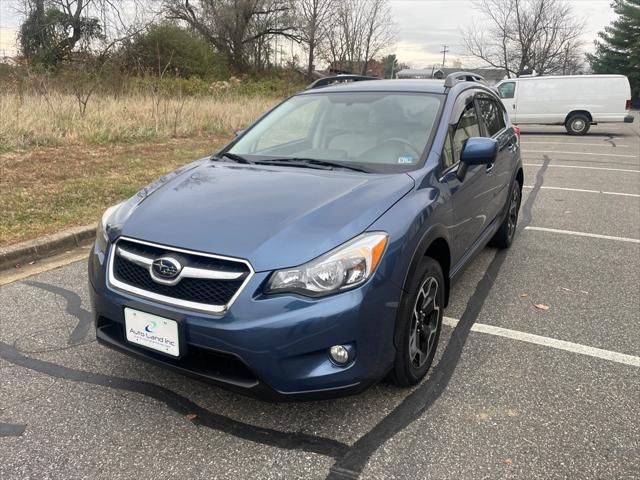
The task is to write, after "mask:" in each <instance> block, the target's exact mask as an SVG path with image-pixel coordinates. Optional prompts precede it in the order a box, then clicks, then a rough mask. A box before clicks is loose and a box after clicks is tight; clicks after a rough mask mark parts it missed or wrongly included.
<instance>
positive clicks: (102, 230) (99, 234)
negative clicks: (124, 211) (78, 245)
mask: <svg viewBox="0 0 640 480" xmlns="http://www.w3.org/2000/svg"><path fill="white" fill-rule="evenodd" d="M123 203H124V202H121V203H118V204H117V205H113V206H111V207H109V208H107V209H106V210H105V212H104V213H103V214H102V219H100V223H99V224H98V228H97V231H96V241H97V242H98V243H99V244H100V245H101V246H103V248H102V250H104V249H105V248H106V247H107V243H109V237H108V236H107V226H108V225H109V219H110V218H111V217H112V215H113V214H114V213H115V212H116V211H117V210H118V209H119V208H120V207H121V206H122V204H123Z"/></svg>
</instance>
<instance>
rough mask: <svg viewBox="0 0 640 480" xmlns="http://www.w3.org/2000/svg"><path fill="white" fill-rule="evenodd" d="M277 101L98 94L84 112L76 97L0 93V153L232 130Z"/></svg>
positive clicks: (267, 98) (242, 98) (143, 140)
mask: <svg viewBox="0 0 640 480" xmlns="http://www.w3.org/2000/svg"><path fill="white" fill-rule="evenodd" d="M277 101H278V99H277V98H275V97H258V96H251V97H241V96H229V97H226V98H225V97H220V96H217V97H206V96H203V97H163V96H154V95H127V96H120V97H118V98H115V97H113V96H108V95H100V96H93V97H91V98H90V100H89V103H88V106H87V110H86V113H85V115H82V114H81V113H80V108H79V107H78V102H77V100H76V98H75V97H74V96H72V95H65V94H60V93H55V92H54V93H47V94H42V95H32V94H31V95H24V96H20V95H17V94H0V151H4V152H7V151H12V150H15V149H23V148H30V147H34V146H65V145H106V144H112V143H135V142H149V141H163V140H167V139H170V138H189V137H202V136H205V135H212V134H229V133H230V132H233V131H235V130H238V129H240V128H243V127H245V126H247V124H249V123H250V122H251V121H252V120H254V119H255V118H256V117H257V116H258V115H259V114H260V113H262V112H264V111H265V110H266V109H268V108H269V107H270V106H272V105H273V104H274V103H276V102H277Z"/></svg>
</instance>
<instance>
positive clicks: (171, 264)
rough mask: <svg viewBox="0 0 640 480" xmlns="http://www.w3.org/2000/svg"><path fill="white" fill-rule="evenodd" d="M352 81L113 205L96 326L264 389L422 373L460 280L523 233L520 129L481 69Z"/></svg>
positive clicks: (99, 248) (143, 352)
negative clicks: (481, 256) (490, 249)
mask: <svg viewBox="0 0 640 480" xmlns="http://www.w3.org/2000/svg"><path fill="white" fill-rule="evenodd" d="M348 79H349V80H353V81H350V82H344V81H342V80H345V78H344V77H339V78H336V79H333V80H336V83H335V84H333V85H326V84H327V83H329V81H327V80H324V81H323V82H321V84H315V85H312V88H308V89H307V90H305V91H304V92H301V93H299V94H297V95H294V96H293V97H291V98H289V99H287V100H285V101H284V102H282V103H280V104H279V105H278V106H276V107H275V108H273V109H272V110H271V111H269V112H268V113H266V114H265V115H263V116H262V117H261V118H259V119H258V120H257V121H256V122H255V123H254V124H253V125H251V126H250V127H249V128H247V129H246V130H244V131H242V132H239V134H238V135H237V136H236V138H235V139H234V140H233V141H231V142H230V143H229V144H228V145H227V146H225V147H224V148H223V149H222V150H221V151H220V152H218V153H216V154H215V155H213V156H212V157H207V158H203V159H201V160H197V161H195V162H193V163H191V164H189V165H186V166H184V167H183V168H180V169H178V170H176V171H174V172H173V173H171V174H169V175H166V176H164V177H162V178H160V179H159V180H157V181H155V182H153V183H151V184H150V185H148V186H147V187H145V188H144V189H142V190H141V191H140V192H139V193H138V194H136V195H134V196H133V197H132V198H130V199H129V200H127V201H125V202H123V203H121V204H119V205H116V206H113V207H111V208H109V209H108V210H107V211H106V212H105V214H104V216H103V218H102V221H101V222H100V225H99V228H98V232H97V238H96V241H95V245H94V247H93V250H92V253H91V255H90V259H89V284H90V292H91V300H92V306H93V312H94V315H95V325H96V334H97V339H98V341H99V342H101V343H102V344H104V345H107V346H110V347H113V348H116V349H119V350H121V351H123V352H125V353H129V354H131V355H134V356H137V357H139V358H143V359H147V360H150V361H154V362H157V363H160V364H162V365H165V366H169V367H172V368H174V369H177V370H178V371H181V372H184V373H187V374H190V375H194V376H196V377H198V378H201V379H205V380H209V381H212V382H214V383H216V384H218V385H222V386H225V387H227V388H231V389H235V390H237V391H240V392H244V393H248V394H253V395H257V396H260V397H263V398H275V399H288V398H295V399H300V398H321V397H327V396H338V395H344V394H347V393H354V392H357V391H360V390H362V389H364V388H366V387H367V386H369V385H371V384H372V383H373V382H376V381H379V380H380V379H382V378H383V377H385V376H388V377H389V378H391V379H392V381H393V382H395V383H396V384H398V385H400V386H410V385H414V384H416V383H418V382H419V381H420V380H421V379H422V378H423V377H424V376H425V374H426V373H427V371H428V369H429V367H430V365H431V363H432V361H433V358H434V355H435V352H436V347H437V345H438V338H439V336H440V330H441V327H442V319H443V311H444V309H445V308H446V306H447V302H448V300H449V292H450V288H451V284H452V282H453V281H454V280H455V278H456V277H457V276H458V275H459V274H460V272H461V270H462V269H463V267H464V266H465V265H466V264H467V263H469V261H470V260H471V258H472V257H473V255H474V254H475V253H476V252H478V251H479V250H480V249H482V248H483V247H484V246H485V245H486V244H487V243H489V242H492V244H493V245H495V246H497V247H499V248H506V247H509V245H510V244H511V242H512V241H513V238H514V234H515V231H516V223H517V220H518V210H519V207H520V198H521V189H522V184H523V170H522V163H521V159H520V151H519V138H518V133H517V131H516V130H515V129H514V128H513V127H512V126H511V124H510V122H509V118H508V116H507V114H506V112H505V110H504V108H503V106H502V102H501V101H500V99H499V98H498V96H497V95H496V93H495V91H494V90H493V89H491V88H489V87H487V86H486V85H485V84H484V83H483V82H482V81H481V79H479V78H478V77H476V76H474V75H472V74H467V73H464V72H460V73H456V74H452V75H450V76H449V77H448V78H447V79H446V80H445V81H435V80H434V81H429V80H408V81H403V80H388V81H385V80H375V81H373V80H372V81H355V80H361V79H360V78H357V77H354V78H351V77H349V78H348Z"/></svg>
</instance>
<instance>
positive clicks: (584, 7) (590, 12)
mask: <svg viewBox="0 0 640 480" xmlns="http://www.w3.org/2000/svg"><path fill="white" fill-rule="evenodd" d="M390 2H391V8H392V13H393V20H394V22H395V23H396V25H397V30H398V39H397V43H396V45H395V48H393V51H392V52H389V53H394V52H395V53H396V54H397V55H398V58H399V60H400V61H401V62H404V63H408V64H409V65H410V66H412V67H414V68H423V67H430V66H431V65H433V64H440V63H441V62H442V54H441V53H439V52H440V50H442V45H445V44H446V45H448V47H449V50H450V52H449V53H448V54H447V64H448V65H451V63H452V62H453V61H454V60H455V59H456V58H459V59H460V60H461V61H462V63H463V65H464V66H469V67H472V66H478V65H477V62H475V61H474V60H472V59H468V58H465V56H464V45H463V42H462V34H461V30H462V29H463V28H464V27H465V26H467V25H469V24H471V23H473V22H474V21H480V18H479V16H478V12H477V11H476V10H474V9H473V2H471V1H469V0H390ZM12 3H14V2H13V1H12V0H0V56H3V55H14V54H15V32H16V28H17V26H18V25H19V23H20V19H19V18H18V17H17V16H16V14H15V12H14V10H13V8H12V6H11V4H12ZM568 3H570V4H571V6H572V7H573V10H574V12H575V14H576V15H577V16H578V17H579V18H583V19H584V20H585V22H586V28H585V31H584V36H583V40H584V43H585V50H591V49H592V48H593V40H594V39H595V38H596V34H597V32H598V31H600V30H602V29H603V27H604V26H606V25H608V24H609V23H610V22H611V21H612V20H613V19H614V18H615V15H614V13H613V10H612V9H611V6H610V3H611V0H568Z"/></svg>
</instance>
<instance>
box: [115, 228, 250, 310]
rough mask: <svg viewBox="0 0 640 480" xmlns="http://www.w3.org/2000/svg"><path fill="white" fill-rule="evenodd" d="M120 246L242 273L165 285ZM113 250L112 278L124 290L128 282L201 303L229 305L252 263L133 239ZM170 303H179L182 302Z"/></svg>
mask: <svg viewBox="0 0 640 480" xmlns="http://www.w3.org/2000/svg"><path fill="white" fill-rule="evenodd" d="M118 248H122V249H125V250H126V251H127V252H130V253H134V254H136V255H140V256H142V257H144V258H147V259H150V260H154V259H157V258H160V257H163V256H167V255H170V256H171V257H173V258H176V259H178V260H179V262H180V263H181V265H182V266H183V267H187V266H188V267H193V268H198V269H201V270H215V271H218V272H231V273H237V274H241V275H240V276H239V277H238V278H237V279H233V280H221V279H203V278H191V277H183V278H181V279H180V281H179V282H178V283H177V284H175V285H163V284H160V283H157V282H156V281H154V280H153V279H152V278H151V275H150V273H149V268H148V267H145V266H143V265H139V264H137V263H134V262H133V261H131V260H130V259H128V258H124V257H122V256H120V254H119V253H118ZM112 254H113V261H112V266H111V269H112V270H111V273H112V275H113V278H114V279H115V280H117V282H119V283H120V285H117V284H116V286H119V287H123V286H124V289H125V290H126V289H127V288H126V287H127V286H130V287H134V288H136V289H140V290H143V291H144V292H148V293H151V294H154V295H160V296H162V297H166V300H169V299H173V300H178V301H183V302H191V303H197V304H202V305H212V306H219V307H223V306H228V304H229V303H230V302H231V300H232V299H233V297H234V295H235V294H236V293H237V292H238V291H239V290H240V288H241V287H242V285H243V284H244V283H245V281H246V280H247V277H248V276H249V275H250V273H251V269H250V268H249V266H248V265H247V264H246V263H244V262H242V261H236V260H230V259H225V258H218V257H210V256H205V255H201V254H198V253H195V252H185V251H181V250H179V251H176V250H173V249H171V248H168V247H160V246H155V245H148V244H142V243H138V242H135V241H131V240H120V241H118V242H117V244H116V245H115V247H114V249H113V252H112ZM169 303H176V304H178V305H179V304H180V302H169Z"/></svg>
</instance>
